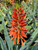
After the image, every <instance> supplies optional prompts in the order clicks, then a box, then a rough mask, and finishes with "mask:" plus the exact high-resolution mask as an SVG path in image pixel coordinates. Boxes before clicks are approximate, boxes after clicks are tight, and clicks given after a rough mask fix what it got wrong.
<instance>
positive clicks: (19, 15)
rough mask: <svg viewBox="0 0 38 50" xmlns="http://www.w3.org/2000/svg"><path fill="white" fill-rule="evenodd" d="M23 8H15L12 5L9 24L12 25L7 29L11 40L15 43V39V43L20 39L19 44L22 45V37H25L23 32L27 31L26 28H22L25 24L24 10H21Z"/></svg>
mask: <svg viewBox="0 0 38 50" xmlns="http://www.w3.org/2000/svg"><path fill="white" fill-rule="evenodd" d="M23 11H24V9H22V7H21V8H18V9H16V8H15V7H14V11H12V19H11V21H10V23H11V25H9V26H10V27H13V28H11V29H9V31H10V32H9V34H10V36H12V38H11V40H13V39H14V44H16V39H17V44H19V40H20V39H21V44H22V45H23V41H24V42H26V40H25V39H24V38H27V36H26V34H25V32H27V29H26V28H24V27H25V26H26V25H27V24H26V18H24V17H26V15H25V14H26V12H23Z"/></svg>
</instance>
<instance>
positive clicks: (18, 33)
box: [17, 30, 20, 44]
mask: <svg viewBox="0 0 38 50" xmlns="http://www.w3.org/2000/svg"><path fill="white" fill-rule="evenodd" d="M19 33H20V30H18V38H17V43H18V44H19Z"/></svg>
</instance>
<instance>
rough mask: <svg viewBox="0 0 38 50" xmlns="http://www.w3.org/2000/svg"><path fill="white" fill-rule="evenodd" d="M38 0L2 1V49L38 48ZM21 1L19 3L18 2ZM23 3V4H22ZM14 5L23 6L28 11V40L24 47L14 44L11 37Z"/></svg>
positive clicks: (0, 29) (0, 18)
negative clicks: (10, 29) (10, 30)
mask: <svg viewBox="0 0 38 50" xmlns="http://www.w3.org/2000/svg"><path fill="white" fill-rule="evenodd" d="M37 1H38V0H24V1H23V0H21V1H19V0H18V1H17V0H15V1H14V4H12V2H11V0H2V1H0V50H38V2H37ZM18 2H19V3H18ZM20 3H21V4H20ZM13 6H15V7H16V8H17V7H18V6H23V8H24V9H25V11H26V12H27V16H26V18H27V19H26V20H27V26H26V27H27V29H28V31H27V33H26V35H27V39H26V40H27V41H26V42H25V43H24V47H23V46H21V44H20V45H13V41H11V40H10V37H9V34H8V33H9V30H8V29H9V28H10V27H9V25H10V20H11V13H12V10H13ZM10 7H11V8H10Z"/></svg>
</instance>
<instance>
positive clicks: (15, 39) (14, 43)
mask: <svg viewBox="0 0 38 50" xmlns="http://www.w3.org/2000/svg"><path fill="white" fill-rule="evenodd" d="M16 38H17V36H16V37H15V39H14V44H16Z"/></svg>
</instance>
